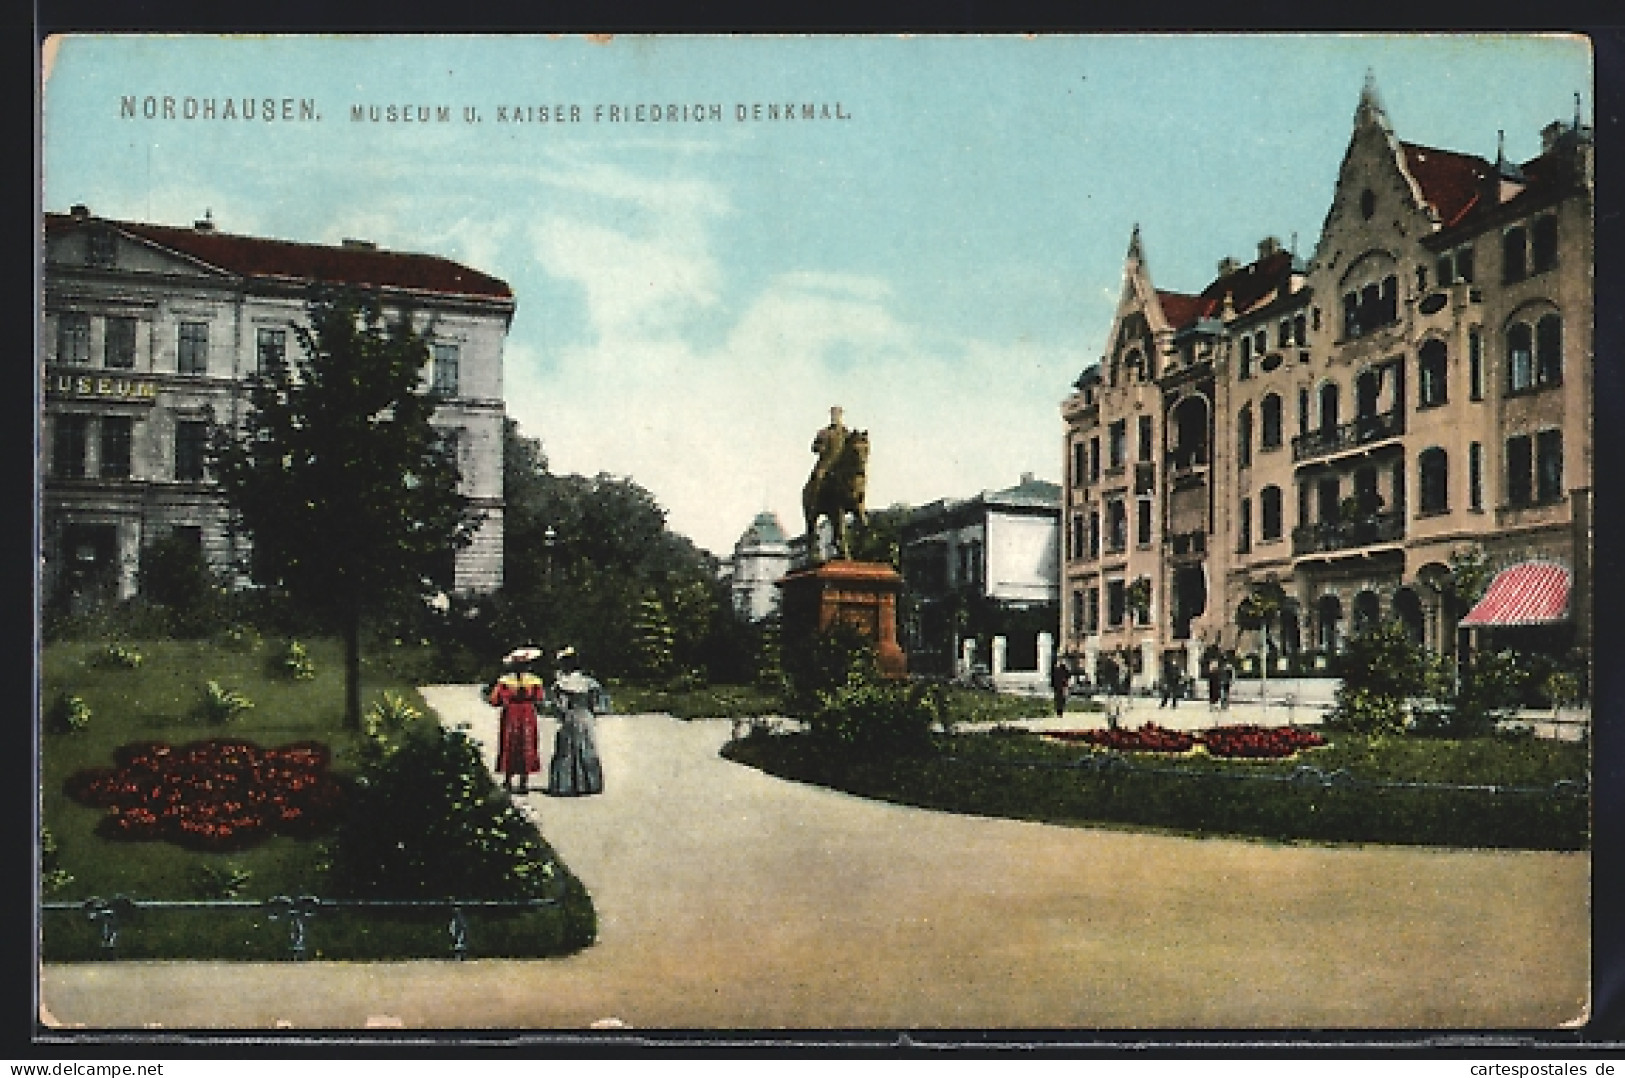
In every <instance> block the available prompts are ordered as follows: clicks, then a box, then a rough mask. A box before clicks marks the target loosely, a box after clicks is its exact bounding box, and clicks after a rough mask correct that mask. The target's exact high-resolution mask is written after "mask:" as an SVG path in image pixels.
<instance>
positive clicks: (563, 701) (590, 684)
mask: <svg viewBox="0 0 1625 1078" xmlns="http://www.w3.org/2000/svg"><path fill="white" fill-rule="evenodd" d="M541 657H542V652H541V649H540V648H535V647H520V648H515V649H514V650H512V651H510V652H509V653H508V654H507V655H506V656H504V657H503V660H502V666H503V672H502V676H501V677H499V678H497V681H496V684H495V685H493V686H491V690H490V692H489V693H488V695H487V700H488V701H489V703H490V704H491V706H492V707H496V708H500V709H501V711H500V713H499V716H498V720H497V763H496V770H497V771H498V772H500V773H501V775H502V788H503V789H504V790H509V791H513V792H516V793H519V794H528V793H530V776H532V775H535V774H539V773H540V772H541V770H542V759H541V751H540V732H539V718H538V708H540V707H542V706H543V705H544V704H546V703H548V702H551V703H552V705H553V707H554V709H555V710H556V711H557V712H558V714H559V731H558V734H557V735H556V736H555V737H554V739H553V757H552V759H551V760H550V761H549V763H548V768H547V787H546V789H545V790H544V792H545V793H548V794H552V795H554V796H556V797H574V796H579V795H582V794H597V793H603V792H604V768H603V764H602V762H601V761H600V760H599V758H598V746H597V743H596V742H595V741H594V738H593V718H594V716H595V715H597V714H599V713H600V712H603V711H606V710H608V706H609V699H608V697H607V696H606V695H605V693H604V690H603V686H601V685H600V684H599V683H598V681H597V680H596V679H595V678H593V677H591V676H589V675H588V674H587V673H585V672H584V671H583V670H582V669H581V662H580V659H579V657H578V656H577V655H576V653H575V649H574V648H565V649H564V650H563V651H561V652H559V653H558V654H557V655H556V656H555V659H556V660H557V664H558V665H557V672H556V673H555V674H554V677H553V684H552V686H551V688H549V687H547V686H545V685H544V684H543V682H542V679H541V677H540V676H538V675H537V673H536V664H537V662H538V660H540V659H541ZM516 779H517V780H518V788H517V790H516V789H515V787H514V781H515V780H516Z"/></svg>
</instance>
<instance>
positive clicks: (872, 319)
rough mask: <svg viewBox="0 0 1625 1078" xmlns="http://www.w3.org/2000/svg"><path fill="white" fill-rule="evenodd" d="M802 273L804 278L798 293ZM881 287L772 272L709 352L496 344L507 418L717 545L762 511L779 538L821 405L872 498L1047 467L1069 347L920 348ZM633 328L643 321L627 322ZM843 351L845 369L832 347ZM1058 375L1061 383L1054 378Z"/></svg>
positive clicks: (665, 345) (795, 516) (963, 491)
mask: <svg viewBox="0 0 1625 1078" xmlns="http://www.w3.org/2000/svg"><path fill="white" fill-rule="evenodd" d="M808 284H813V285H815V286H816V287H815V288H813V289H809V288H806V287H803V286H805V285H808ZM886 293H887V289H886V288H885V287H884V284H883V282H877V281H866V280H864V279H861V278H834V277H820V278H816V279H814V278H812V277H809V276H807V275H801V274H793V275H787V276H785V277H781V278H778V279H776V280H774V281H772V282H770V283H769V285H768V287H767V288H766V289H765V290H764V291H763V292H762V293H761V294H760V295H759V296H757V297H756V299H755V301H754V302H753V303H752V304H751V305H750V306H749V307H748V308H747V309H746V311H745V312H744V313H743V315H742V316H741V317H740V318H739V319H738V321H737V322H736V323H735V325H734V327H733V329H732V331H731V332H730V333H729V334H728V335H727V336H726V338H725V339H724V340H723V341H722V343H721V344H719V345H718V346H717V347H716V348H714V349H710V350H706V351H699V350H696V349H695V348H693V347H692V346H690V345H689V344H687V343H685V342H684V341H682V340H680V339H678V338H677V337H676V336H675V335H668V336H666V337H664V338H657V337H653V336H647V335H645V336H641V337H640V336H638V335H637V334H635V333H627V334H621V335H615V336H606V337H604V338H601V339H600V340H599V341H598V342H596V343H594V344H592V345H586V346H582V347H577V348H569V349H565V350H564V351H562V352H561V353H560V354H559V355H558V356H557V357H550V360H556V363H555V364H554V366H555V367H556V373H555V374H551V375H549V376H547V377H546V378H542V379H538V378H534V377H532V376H531V375H529V374H524V373H521V370H522V369H523V368H526V367H529V368H531V369H535V367H536V366H537V363H536V360H537V358H538V357H536V356H535V355H534V354H533V353H531V352H530V351H529V350H528V349H513V348H511V349H510V356H509V359H510V363H509V369H510V372H512V375H511V378H510V382H509V387H510V388H509V391H508V406H509V412H510V414H512V415H513V416H515V417H516V418H517V419H518V420H519V421H520V424H521V427H522V428H523V429H524V430H525V432H526V433H528V434H531V435H532V436H538V437H541V438H542V440H543V443H544V448H545V449H546V450H547V453H548V456H549V458H550V460H551V461H552V465H553V467H554V469H555V470H557V471H561V472H584V473H588V474H591V473H595V472H598V471H607V472H610V473H612V474H617V475H629V476H631V477H632V478H634V479H635V480H636V481H637V482H639V483H640V484H642V485H643V486H645V487H647V488H648V489H649V490H650V491H651V492H653V493H654V495H655V496H656V498H657V499H658V500H659V501H660V503H661V504H662V505H663V506H665V507H666V508H667V509H668V511H669V513H670V521H671V524H672V526H673V527H674V528H675V529H676V530H678V531H680V532H682V533H684V534H687V535H689V536H691V537H692V538H693V539H694V540H695V541H696V542H697V543H699V544H700V545H701V546H703V547H706V548H708V549H711V550H712V551H714V552H716V553H718V554H720V555H726V554H727V553H729V552H730V551H731V549H732V545H733V542H734V540H735V539H736V538H737V537H738V535H739V533H740V532H741V531H743V530H744V528H745V527H746V526H747V525H748V524H749V523H750V521H751V518H752V517H753V516H754V515H755V514H756V513H758V512H760V511H761V510H762V509H764V508H769V509H772V510H774V511H775V512H777V513H778V514H779V516H780V519H781V520H782V521H783V523H784V525H785V526H786V528H788V529H789V530H790V531H791V532H792V533H794V532H799V531H800V530H801V526H802V522H801V514H800V509H799V498H800V492H801V486H802V483H803V482H804V481H805V479H806V476H807V472H808V469H809V468H810V466H811V463H812V455H811V452H810V447H811V442H812V436H813V434H814V432H815V431H816V430H817V429H818V427H820V426H822V425H823V423H825V422H826V421H827V418H828V411H827V409H828V408H829V406H830V405H832V404H840V405H841V406H842V407H843V408H844V409H845V410H846V419H847V422H848V423H849V425H851V426H854V427H858V428H863V429H867V430H869V431H870V433H871V436H872V438H873V440H874V444H875V450H874V455H873V457H872V458H871V461H870V485H869V502H870V505H871V506H872V507H880V506H884V505H887V504H891V503H893V502H897V501H903V502H907V503H910V504H920V503H923V502H926V501H930V500H933V499H935V498H940V497H963V496H967V495H971V494H974V493H976V492H977V491H979V490H982V489H986V488H994V487H1002V486H1009V485H1012V484H1014V483H1016V482H1017V481H1018V480H1019V479H1020V476H1021V473H1022V472H1023V471H1033V472H1036V473H1038V474H1039V475H1040V476H1043V475H1049V476H1050V477H1052V478H1053V476H1054V474H1055V473H1056V472H1057V471H1058V469H1059V458H1060V452H1061V451H1060V448H1059V445H1060V428H1059V424H1060V420H1059V409H1058V401H1059V396H1060V391H1059V390H1057V389H1056V388H1055V387H1056V386H1057V385H1060V386H1062V387H1064V385H1065V376H1058V375H1057V374H1056V372H1057V371H1065V370H1066V369H1068V368H1069V367H1070V365H1071V363H1072V360H1071V358H1070V357H1067V356H1061V355H1056V354H1054V353H1050V352H1044V351H1041V350H1039V349H1036V348H1033V347H1031V346H1025V345H1020V344H1017V345H1010V346H1000V345H996V344H993V343H989V342H978V341H970V342H953V343H951V344H947V345H944V344H942V343H940V342H939V343H937V344H935V345H932V344H928V343H927V342H928V341H929V339H930V337H931V336H932V335H931V334H930V333H928V332H926V331H924V330H922V329H921V328H920V327H917V326H912V325H909V324H907V323H905V322H903V321H901V320H899V319H898V317H897V316H896V315H895V314H894V313H893V312H892V311H891V310H890V309H888V308H887V307H886V306H885V305H884V304H883V303H880V302H878V299H879V297H883V296H884V295H885V294H886ZM637 325H638V326H640V327H642V328H645V329H646V328H647V327H648V323H647V322H640V323H637ZM843 354H849V355H850V356H852V357H855V358H854V359H853V360H852V361H851V362H849V363H843V364H836V363H833V362H831V358H830V357H831V356H835V355H843ZM1058 377H1060V378H1061V380H1060V381H1057V378H1058Z"/></svg>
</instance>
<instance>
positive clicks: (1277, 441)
mask: <svg viewBox="0 0 1625 1078" xmlns="http://www.w3.org/2000/svg"><path fill="white" fill-rule="evenodd" d="M1258 409H1259V428H1260V429H1259V448H1261V449H1279V448H1280V447H1281V396H1280V394H1278V393H1270V394H1267V395H1266V396H1265V397H1264V399H1263V401H1262V402H1260V404H1259V406H1258Z"/></svg>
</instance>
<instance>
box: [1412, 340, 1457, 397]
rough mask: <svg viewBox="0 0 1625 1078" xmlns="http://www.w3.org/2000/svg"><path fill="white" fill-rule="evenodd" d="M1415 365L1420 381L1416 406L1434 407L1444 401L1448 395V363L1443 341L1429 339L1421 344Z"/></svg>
mask: <svg viewBox="0 0 1625 1078" xmlns="http://www.w3.org/2000/svg"><path fill="white" fill-rule="evenodd" d="M1416 366H1417V373H1418V375H1419V376H1420V377H1419V381H1420V382H1421V386H1420V387H1419V392H1420V399H1419V400H1418V401H1417V407H1419V408H1434V407H1437V406H1438V405H1441V404H1443V403H1445V400H1446V399H1447V397H1448V395H1449V394H1448V390H1447V388H1446V374H1447V369H1448V365H1447V363H1446V349H1445V343H1444V342H1443V341H1441V340H1431V341H1428V342H1426V343H1425V344H1423V345H1422V348H1421V351H1420V352H1419V353H1418V355H1417V362H1416Z"/></svg>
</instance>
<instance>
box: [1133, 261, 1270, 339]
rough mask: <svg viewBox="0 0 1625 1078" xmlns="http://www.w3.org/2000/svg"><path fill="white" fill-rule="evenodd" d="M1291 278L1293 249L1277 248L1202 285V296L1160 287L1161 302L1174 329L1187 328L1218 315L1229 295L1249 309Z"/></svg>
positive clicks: (1243, 309)
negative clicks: (1225, 298)
mask: <svg viewBox="0 0 1625 1078" xmlns="http://www.w3.org/2000/svg"><path fill="white" fill-rule="evenodd" d="M1291 279H1292V252H1291V251H1276V252H1275V253H1274V254H1270V255H1266V256H1265V257H1263V258H1261V259H1259V260H1258V261H1256V262H1250V263H1248V264H1247V265H1245V266H1240V267H1238V268H1237V269H1235V270H1232V271H1231V272H1229V273H1226V274H1224V275H1223V276H1221V277H1219V278H1217V279H1216V280H1214V282H1213V283H1212V284H1210V285H1208V286H1207V287H1206V288H1204V289H1202V294H1201V295H1199V296H1190V295H1186V294H1185V293H1183V292H1167V291H1164V290H1163V289H1160V288H1159V289H1157V302H1158V303H1160V304H1161V305H1162V313H1163V314H1164V315H1165V316H1166V317H1167V319H1168V325H1169V326H1171V327H1173V328H1174V329H1183V328H1185V327H1186V326H1189V325H1193V324H1195V323H1196V322H1197V321H1198V320H1199V319H1203V318H1212V317H1215V316H1217V315H1218V314H1219V312H1220V311H1221V310H1222V309H1223V307H1224V297H1225V296H1226V295H1229V296H1230V298H1231V302H1232V303H1234V304H1235V309H1236V310H1237V311H1238V312H1243V313H1245V312H1246V311H1248V310H1250V309H1251V308H1253V307H1256V306H1257V305H1258V303H1259V302H1260V301H1261V300H1263V299H1264V298H1265V297H1266V296H1268V295H1270V293H1272V292H1275V291H1277V290H1279V289H1280V288H1281V287H1283V286H1284V285H1286V284H1287V283H1288V282H1289V281H1290V280H1291Z"/></svg>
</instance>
